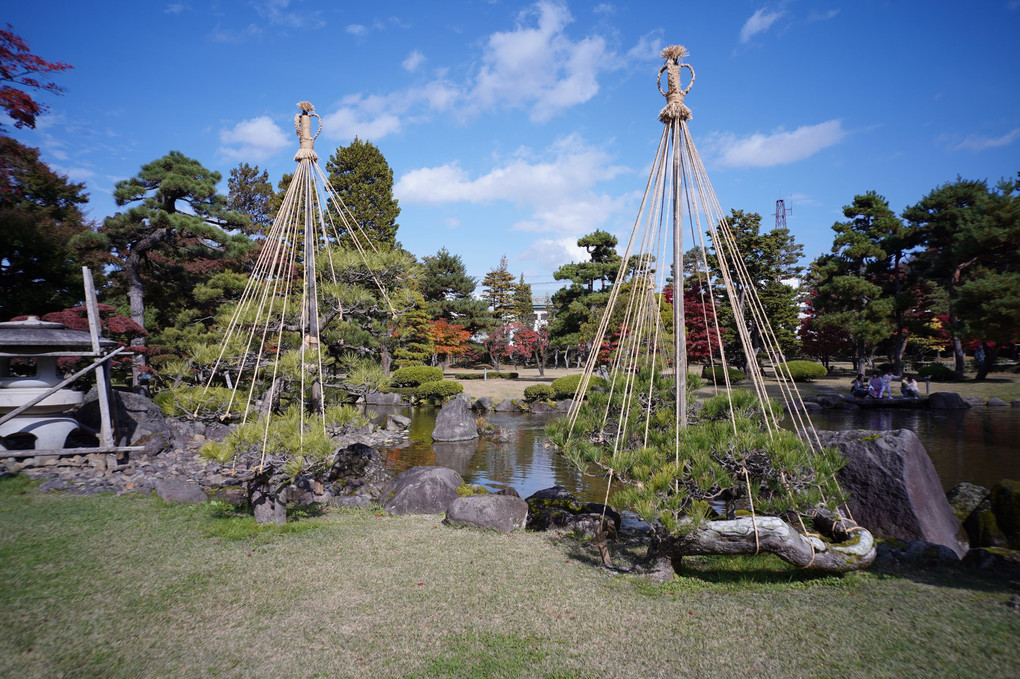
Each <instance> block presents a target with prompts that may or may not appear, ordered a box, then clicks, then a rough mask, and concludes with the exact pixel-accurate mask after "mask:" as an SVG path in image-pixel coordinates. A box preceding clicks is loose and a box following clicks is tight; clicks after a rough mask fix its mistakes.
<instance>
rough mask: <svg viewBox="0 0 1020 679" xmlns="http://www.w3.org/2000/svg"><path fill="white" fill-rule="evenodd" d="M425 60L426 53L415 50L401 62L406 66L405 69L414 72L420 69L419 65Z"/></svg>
mask: <svg viewBox="0 0 1020 679" xmlns="http://www.w3.org/2000/svg"><path fill="white" fill-rule="evenodd" d="M424 62H425V55H424V54H422V53H421V52H419V51H418V50H414V51H413V52H411V53H410V54H408V55H407V58H406V59H404V61H403V62H401V64H400V65H401V66H403V67H404V70H405V71H407V72H409V73H414V72H415V71H417V70H418V67H419V66H421V65H422V64H423V63H424Z"/></svg>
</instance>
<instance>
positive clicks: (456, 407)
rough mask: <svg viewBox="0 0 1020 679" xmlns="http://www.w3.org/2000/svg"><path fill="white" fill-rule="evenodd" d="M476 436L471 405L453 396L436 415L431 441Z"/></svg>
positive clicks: (468, 438)
mask: <svg viewBox="0 0 1020 679" xmlns="http://www.w3.org/2000/svg"><path fill="white" fill-rule="evenodd" d="M476 438H478V425H477V424H475V418H474V415H473V414H472V412H471V407H470V406H469V405H468V404H467V402H466V401H464V400H463V399H459V398H455V399H453V400H451V401H450V402H449V403H447V404H446V405H445V406H443V408H442V409H441V410H440V411H439V414H438V415H436V426H435V429H433V430H432V440H433V441H468V440H470V439H476Z"/></svg>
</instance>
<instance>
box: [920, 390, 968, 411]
mask: <svg viewBox="0 0 1020 679" xmlns="http://www.w3.org/2000/svg"><path fill="white" fill-rule="evenodd" d="M928 407H929V408H931V409H932V410H966V409H967V408H970V404H969V403H967V402H966V401H964V400H963V399H962V398H961V397H960V395H959V394H954V393H953V392H951V391H936V392H935V393H934V394H932V395H931V396H929V397H928Z"/></svg>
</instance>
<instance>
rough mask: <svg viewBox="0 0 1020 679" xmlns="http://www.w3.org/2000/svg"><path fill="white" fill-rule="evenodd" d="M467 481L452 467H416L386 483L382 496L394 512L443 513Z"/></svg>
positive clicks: (385, 505)
mask: <svg viewBox="0 0 1020 679" xmlns="http://www.w3.org/2000/svg"><path fill="white" fill-rule="evenodd" d="M463 484H464V479H463V478H461V475H460V474H458V473H457V472H455V471H454V470H452V469H447V468H446V467H424V466H423V467H412V468H411V469H408V470H407V471H405V472H401V473H400V474H398V475H397V476H396V477H394V478H393V479H391V480H390V482H389V483H387V484H386V485H385V486H383V488H382V491H381V494H380V500H382V502H383V508H384V509H385V510H386V511H388V512H390V513H391V514H443V513H445V512H446V509H447V508H448V507H449V506H450V503H452V502H453V501H454V500H456V499H457V498H458V497H459V496H458V495H457V489H458V488H459V487H460V486H462V485H463Z"/></svg>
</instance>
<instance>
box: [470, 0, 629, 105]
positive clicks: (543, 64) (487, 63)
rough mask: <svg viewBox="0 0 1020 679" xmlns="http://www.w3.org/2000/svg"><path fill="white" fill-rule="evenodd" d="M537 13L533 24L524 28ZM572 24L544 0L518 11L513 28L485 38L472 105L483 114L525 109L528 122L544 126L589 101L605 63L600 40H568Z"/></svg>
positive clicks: (556, 3)
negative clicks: (497, 109) (501, 109)
mask: <svg viewBox="0 0 1020 679" xmlns="http://www.w3.org/2000/svg"><path fill="white" fill-rule="evenodd" d="M536 15H537V17H538V19H537V26H528V25H525V22H526V21H527V20H530V19H532V17H534V16H536ZM571 21H573V19H572V17H571V16H570V12H569V11H568V10H567V7H566V5H565V4H563V3H562V2H559V1H555V0H543V1H542V2H539V3H537V4H535V5H534V6H533V7H531V8H529V9H528V10H526V11H524V12H522V13H521V15H520V16H519V18H518V25H517V26H516V27H515V28H514V30H512V31H508V32H505V33H493V34H492V35H490V36H489V39H488V41H487V43H486V46H485V52H484V54H483V55H482V60H483V63H484V65H483V66H482V68H481V70H480V71H479V73H478V75H477V76H476V78H475V87H474V91H473V93H472V103H473V105H474V106H475V107H477V108H478V109H483V110H484V109H488V108H494V107H496V106H500V105H502V106H508V107H510V108H529V107H530V109H531V111H530V117H531V119H532V120H533V121H535V122H545V121H547V120H549V119H550V118H552V117H554V116H555V115H557V114H558V113H561V112H562V111H564V110H565V109H567V108H569V107H571V106H574V105H576V104H580V103H583V102H586V101H588V100H589V99H591V98H592V97H594V96H595V94H596V93H597V92H598V89H599V86H598V80H597V76H598V74H599V72H600V71H601V70H605V69H606V68H608V67H609V62H610V60H609V58H608V56H609V55H608V53H607V49H606V44H605V40H603V39H602V37H600V36H593V37H588V38H584V39H582V40H580V41H577V42H573V41H571V40H570V38H568V37H567V36H566V34H565V32H564V29H565V28H566V26H567V24H569V23H570V22H571Z"/></svg>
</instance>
